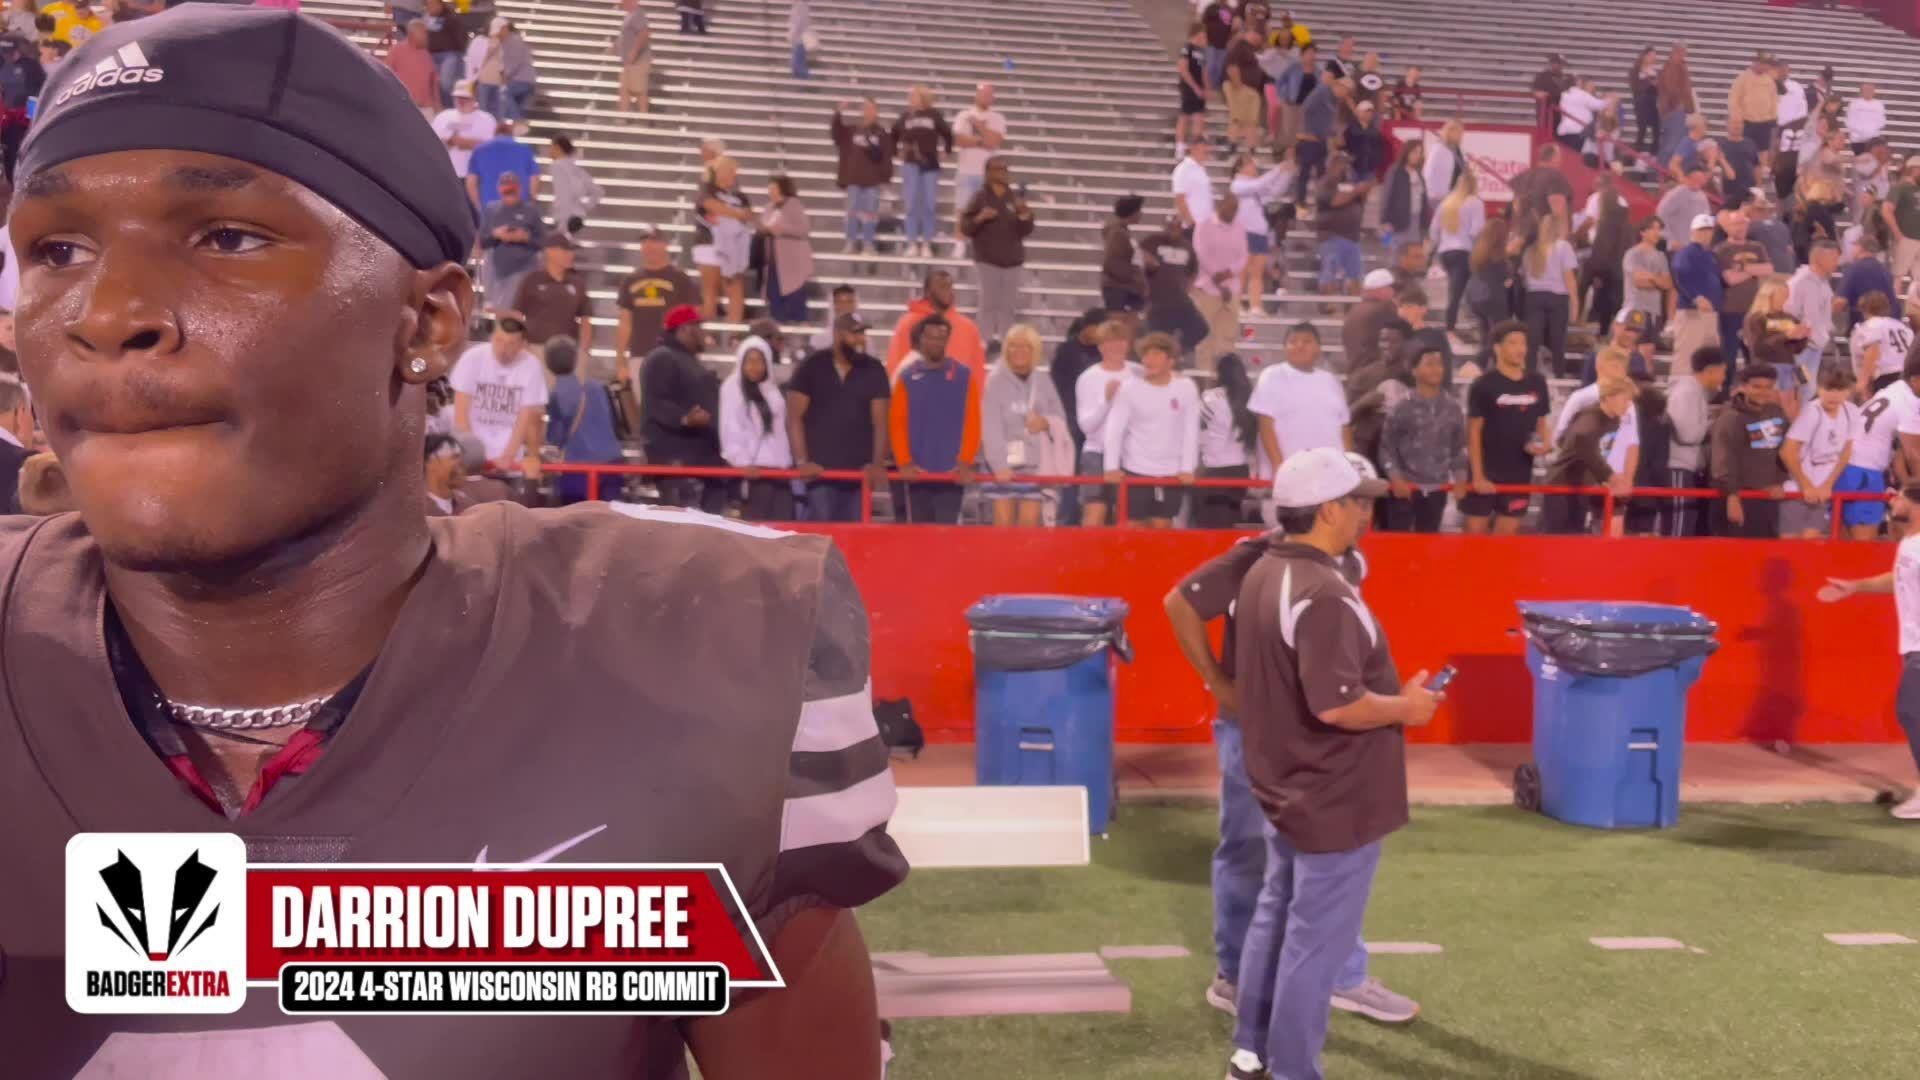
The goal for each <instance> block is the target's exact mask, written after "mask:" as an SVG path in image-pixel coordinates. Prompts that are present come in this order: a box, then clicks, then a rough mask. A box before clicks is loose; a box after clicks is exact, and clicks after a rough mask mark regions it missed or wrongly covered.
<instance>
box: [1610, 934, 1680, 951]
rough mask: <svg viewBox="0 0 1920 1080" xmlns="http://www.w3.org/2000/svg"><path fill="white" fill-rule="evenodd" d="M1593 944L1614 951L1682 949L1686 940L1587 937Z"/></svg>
mask: <svg viewBox="0 0 1920 1080" xmlns="http://www.w3.org/2000/svg"><path fill="white" fill-rule="evenodd" d="M1587 940H1589V941H1591V942H1593V943H1594V944H1595V945H1598V946H1600V947H1601V948H1603V949H1608V950H1611V951H1615V952H1632V951H1635V950H1655V951H1658V950H1661V949H1684V948H1686V947H1687V945H1686V942H1683V941H1675V940H1674V939H1672V938H1670V937H1597V938H1588V939H1587Z"/></svg>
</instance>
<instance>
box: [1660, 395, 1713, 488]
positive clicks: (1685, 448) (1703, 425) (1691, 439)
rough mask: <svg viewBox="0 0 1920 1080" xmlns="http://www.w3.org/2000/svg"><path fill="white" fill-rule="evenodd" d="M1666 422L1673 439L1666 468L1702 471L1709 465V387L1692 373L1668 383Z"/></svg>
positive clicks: (1711, 410) (1711, 416)
mask: <svg viewBox="0 0 1920 1080" xmlns="http://www.w3.org/2000/svg"><path fill="white" fill-rule="evenodd" d="M1667 421H1668V423H1670V424H1672V425H1673V438H1672V440H1671V442H1670V444H1669V447H1668V450H1667V468H1669V469H1684V470H1686V471H1688V472H1699V471H1700V470H1701V468H1703V467H1704V466H1705V465H1706V460H1707V446H1706V443H1707V434H1708V432H1709V430H1710V428H1711V426H1712V422H1713V409H1712V407H1711V406H1710V405H1708V404H1707V388H1706V387H1704V386H1701V385H1700V380H1699V379H1696V378H1694V377H1693V376H1691V375H1675V376H1674V377H1673V379H1672V380H1670V381H1669V382H1668V384H1667Z"/></svg>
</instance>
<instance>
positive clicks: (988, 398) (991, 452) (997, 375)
mask: <svg viewBox="0 0 1920 1080" xmlns="http://www.w3.org/2000/svg"><path fill="white" fill-rule="evenodd" d="M1029 411H1031V412H1033V413H1037V414H1039V415H1041V416H1057V417H1059V418H1060V419H1061V421H1062V422H1064V421H1065V420H1066V418H1067V410H1066V407H1065V406H1064V405H1062V404H1060V392H1059V391H1058V390H1056V389H1054V386H1053V380H1052V379H1050V378H1048V377H1047V376H1045V375H1043V374H1041V373H1040V371H1039V370H1038V369H1036V370H1035V371H1034V372H1033V373H1032V374H1030V375H1028V376H1027V377H1026V378H1021V377H1020V376H1018V375H1015V374H1014V373H1013V372H1012V371H1010V370H1008V368H1007V365H1005V364H995V365H994V366H993V374H991V375H988V376H987V388H986V390H985V391H984V392H983V393H982V394H981V397H980V448H981V450H982V451H983V452H984V453H985V454H986V458H987V465H988V467H989V468H991V469H992V470H993V471H994V472H1001V471H1003V470H1004V471H1011V472H1029V473H1030V472H1033V471H1034V470H1036V469H1037V468H1039V466H1040V438H1041V436H1039V435H1037V434H1034V433H1033V432H1030V431H1028V430H1027V415H1028V413H1029ZM1014 444H1019V445H1020V449H1019V450H1014V451H1012V452H1011V454H1009V450H1008V448H1009V447H1011V446H1013V445H1014ZM1010 456H1011V457H1012V458H1014V459H1017V460H1015V461H1013V463H1011V464H1009V457H1010Z"/></svg>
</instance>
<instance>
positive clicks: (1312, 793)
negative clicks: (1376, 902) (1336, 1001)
mask: <svg viewBox="0 0 1920 1080" xmlns="http://www.w3.org/2000/svg"><path fill="white" fill-rule="evenodd" d="M1385 494H1387V485H1386V484H1384V483H1382V482H1381V481H1380V480H1379V479H1377V478H1370V477H1367V476H1365V475H1363V474H1362V473H1361V471H1360V470H1359V469H1358V468H1356V467H1355V466H1354V464H1353V463H1352V462H1351V461H1350V460H1349V459H1348V457H1347V455H1346V454H1344V453H1342V452H1341V451H1339V450H1335V449H1332V448H1330V447H1323V448H1319V449H1313V450H1305V451H1302V452H1300V453H1298V454H1292V455H1289V456H1288V457H1287V459H1286V461H1285V462H1283V463H1282V464H1281V466H1280V468H1279V470H1278V471H1277V472H1276V473H1275V475H1274V478H1273V496H1274V504H1275V506H1276V507H1277V508H1278V511H1279V515H1280V522H1279V524H1280V528H1281V529H1283V530H1284V531H1285V532H1286V536H1285V538H1279V539H1275V540H1273V541H1271V542H1270V543H1269V545H1268V548H1267V551H1266V553H1265V554H1264V555H1263V556H1262V557H1261V559H1260V561H1259V563H1258V564H1256V565H1255V566H1254V567H1253V569H1251V570H1250V571H1248V573H1247V578H1246V581H1245V582H1244V583H1243V584H1242V585H1241V588H1240V598H1239V603H1238V606H1237V608H1238V610H1239V611H1240V612H1242V613H1243V614H1242V616H1241V618H1240V619H1239V634H1238V638H1237V640H1236V641H1235V643H1234V646H1235V647H1234V652H1235V673H1236V681H1237V686H1236V690H1237V691H1238V696H1239V699H1240V700H1239V705H1240V723H1241V737H1242V740H1243V749H1244V753H1245V758H1246V767H1247V779H1248V781H1249V783H1250V784H1251V785H1252V787H1253V792H1254V796H1255V797H1256V798H1257V799H1258V800H1259V802H1260V806H1261V809H1262V810H1264V811H1265V812H1266V815H1267V820H1268V821H1269V822H1270V823H1271V824H1272V825H1273V828H1272V829H1271V830H1268V831H1267V832H1266V844H1267V875H1266V881H1265V883H1264V884H1263V885H1262V886H1261V889H1260V898H1259V900H1258V901H1257V902H1256V904H1255V906H1254V913H1253V919H1252V922H1251V923H1250V925H1249V926H1248V928H1247V937H1246V944H1245V946H1244V947H1243V949H1242V952H1241V958H1240V972H1239V975H1240V982H1239V986H1238V987H1237V990H1238V1001H1237V1005H1238V1017H1237V1020H1236V1022H1235V1027H1234V1033H1233V1044H1234V1052H1233V1056H1232V1058H1231V1060H1230V1062H1229V1065H1228V1070H1229V1071H1228V1073H1227V1075H1228V1077H1229V1078H1253V1077H1262V1076H1267V1075H1272V1076H1319V1075H1321V1069H1320V1050H1321V1047H1322V1045H1323V1044H1324V1043H1325V1042H1326V1037H1327V1011H1328V1010H1327V1006H1328V1003H1329V1000H1330V999H1331V997H1332V995H1333V992H1334V989H1335V984H1336V983H1337V982H1338V981H1339V978H1340V973H1341V968H1342V967H1343V966H1344V965H1345V964H1346V963H1347V961H1348V958H1349V956H1350V954H1351V952H1352V950H1353V945H1352V943H1353V942H1354V941H1356V940H1357V939H1358V938H1359V934H1360V926H1361V923H1362V921H1363V919H1364V917H1365V915H1366V909H1367V898H1368V896H1369V894H1370V892H1371V890H1372V888H1373V875H1374V869H1375V867H1376V866H1377V865H1378V864H1379V861H1380V845H1381V841H1382V840H1384V839H1385V838H1386V837H1387V835H1388V834H1390V833H1392V832H1394V831H1395V830H1397V829H1399V828H1400V827H1401V826H1403V825H1405V824H1407V770H1406V750H1405V734H1404V733H1405V729H1406V728H1408V727H1420V726H1424V725H1425V724H1427V723H1428V722H1429V721H1431V720H1432V719H1433V713H1434V710H1435V709H1436V708H1437V707H1438V706H1439V704H1440V701H1441V698H1442V695H1441V694H1440V693H1439V692H1436V691H1435V690H1433V689H1429V688H1428V686H1427V685H1426V682H1427V674H1428V673H1427V672H1425V671H1421V672H1419V673H1417V674H1415V675H1414V676H1413V678H1411V679H1409V680H1407V681H1406V682H1405V683H1402V682H1401V681H1400V678H1399V676H1398V674H1397V673H1396V672H1395V669H1394V664H1393V654H1392V653H1391V652H1390V651H1389V649H1388V646H1387V638H1386V634H1385V632H1384V631H1382V629H1381V627H1380V624H1379V622H1378V620H1376V619H1375V618H1374V617H1373V613H1372V612H1371V611H1370V610H1368V608H1367V605H1366V602H1365V601H1364V600H1362V599H1361V597H1360V593H1359V591H1358V590H1356V589H1355V588H1354V587H1353V584H1352V583H1351V582H1350V581H1349V580H1348V579H1347V577H1346V576H1345V575H1344V574H1342V573H1341V567H1340V563H1339V559H1340V558H1341V556H1343V555H1345V554H1346V553H1347V552H1348V551H1349V550H1351V549H1352V548H1353V546H1354V545H1355V543H1356V542H1357V541H1358V540H1359V538H1360V536H1361V535H1362V534H1363V533H1365V532H1366V529H1367V525H1368V523H1369V522H1370V521H1371V520H1372V518H1373V501H1374V500H1375V499H1377V498H1380V497H1381V496H1383V495H1385Z"/></svg>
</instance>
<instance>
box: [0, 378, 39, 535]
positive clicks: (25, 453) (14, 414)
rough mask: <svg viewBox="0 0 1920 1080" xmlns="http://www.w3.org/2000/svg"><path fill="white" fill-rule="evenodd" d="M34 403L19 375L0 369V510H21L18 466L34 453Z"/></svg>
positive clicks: (12, 512)
mask: <svg viewBox="0 0 1920 1080" xmlns="http://www.w3.org/2000/svg"><path fill="white" fill-rule="evenodd" d="M32 438H33V406H32V404H31V403H30V402H29V401H28V400H27V387H26V384H25V383H23V382H21V381H20V376H18V375H14V374H8V373H4V372H0V514H18V513H21V506H20V466H22V465H24V464H26V461H27V459H28V458H29V457H32V456H33V454H32V452H31V451H29V450H28V449H27V448H26V446H25V445H24V444H25V443H27V442H29V441H31V440H32Z"/></svg>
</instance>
